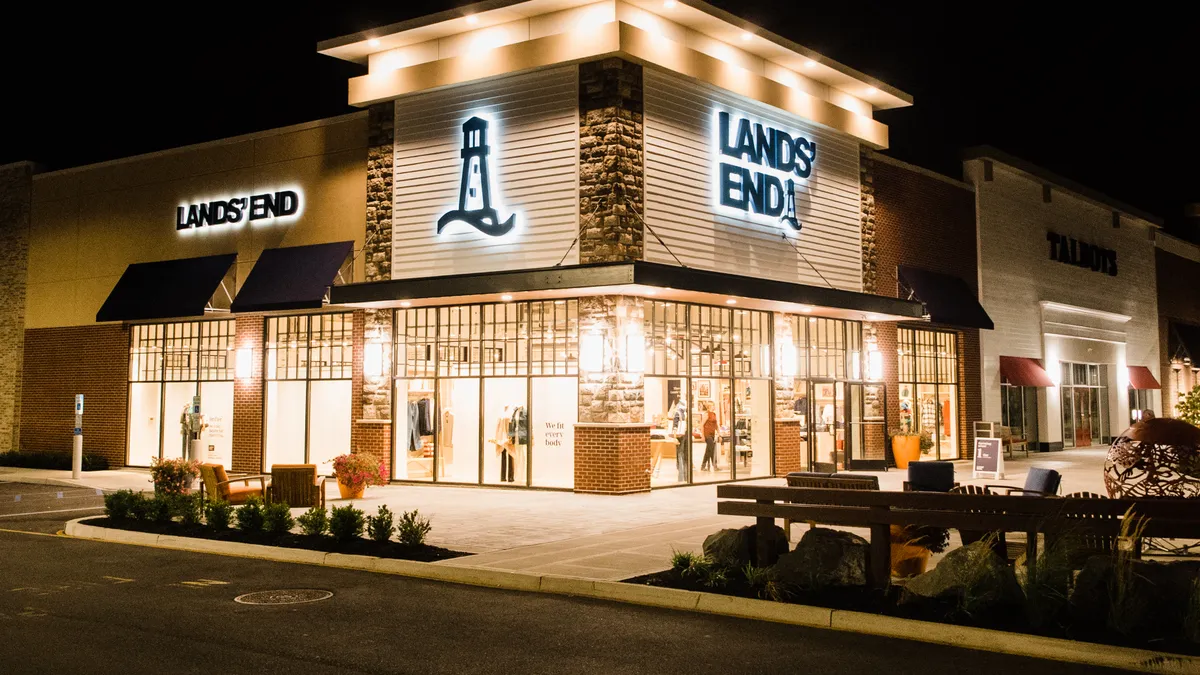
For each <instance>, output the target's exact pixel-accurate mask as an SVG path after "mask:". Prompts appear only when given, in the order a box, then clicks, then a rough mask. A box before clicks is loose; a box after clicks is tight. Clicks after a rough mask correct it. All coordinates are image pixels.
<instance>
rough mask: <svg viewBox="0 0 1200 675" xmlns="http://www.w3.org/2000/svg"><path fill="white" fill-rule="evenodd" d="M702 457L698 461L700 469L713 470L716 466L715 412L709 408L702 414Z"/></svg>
mask: <svg viewBox="0 0 1200 675" xmlns="http://www.w3.org/2000/svg"><path fill="white" fill-rule="evenodd" d="M701 432H702V433H703V434H704V459H703V461H701V462H700V470H701V471H705V470H708V471H715V470H716V468H717V459H716V455H717V414H716V413H715V412H713V411H711V410H709V411H708V412H706V413H705V414H704V425H703V426H702V427H701Z"/></svg>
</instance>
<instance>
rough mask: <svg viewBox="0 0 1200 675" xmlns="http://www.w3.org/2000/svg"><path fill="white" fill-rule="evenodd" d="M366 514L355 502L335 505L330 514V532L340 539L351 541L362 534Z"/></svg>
mask: <svg viewBox="0 0 1200 675" xmlns="http://www.w3.org/2000/svg"><path fill="white" fill-rule="evenodd" d="M365 524H366V515H365V514H364V513H363V512H362V509H356V508H354V504H347V505H345V506H335V507H333V512H332V513H331V514H330V516H329V534H331V535H333V538H334V539H337V540H338V541H343V542H344V541H351V540H353V539H357V538H359V537H361V536H362V533H363V526H364V525H365Z"/></svg>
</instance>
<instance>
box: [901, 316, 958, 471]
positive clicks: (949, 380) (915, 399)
mask: <svg viewBox="0 0 1200 675" xmlns="http://www.w3.org/2000/svg"><path fill="white" fill-rule="evenodd" d="M897 341H898V342H899V347H898V351H899V361H898V365H899V384H900V392H899V394H900V395H899V401H900V426H901V427H904V428H908V429H911V430H913V431H915V432H917V433H918V434H921V435H922V436H924V437H926V438H927V439H928V440H929V441H930V442H931V443H932V447H931V448H930V449H929V451H928V452H929V454H930V455H932V457H933V458H937V459H958V457H959V456H960V453H959V444H958V435H959V434H958V348H957V340H956V335H955V334H954V333H950V332H946V331H934V330H924V329H918V328H904V327H901V328H899V329H898V330H897Z"/></svg>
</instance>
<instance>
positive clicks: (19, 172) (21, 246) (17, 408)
mask: <svg viewBox="0 0 1200 675" xmlns="http://www.w3.org/2000/svg"><path fill="white" fill-rule="evenodd" d="M33 173H34V169H33V165H32V164H30V163H29V162H18V163H16V164H8V165H5V166H0V452H3V451H6V450H17V449H20V445H21V444H20V435H21V379H22V378H21V371H22V364H23V363H24V350H25V277H26V273H27V270H28V267H29V218H30V216H29V213H30V204H31V202H32V192H33ZM119 463H121V462H118V464H119Z"/></svg>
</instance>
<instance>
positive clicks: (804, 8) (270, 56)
mask: <svg viewBox="0 0 1200 675" xmlns="http://www.w3.org/2000/svg"><path fill="white" fill-rule="evenodd" d="M464 4H467V3H463V2H454V1H453V0H445V1H442V2H434V1H430V0H407V1H401V2H389V3H386V4H382V3H381V4H380V5H378V6H375V5H372V4H370V3H358V2H349V1H346V2H338V3H315V2H294V3H278V4H274V3H253V2H246V1H245V0H243V1H242V2H239V3H226V2H206V3H203V5H198V6H197V7H199V8H200V11H196V12H193V11H188V12H183V13H176V12H173V11H171V6H170V5H169V4H168V5H156V7H159V8H162V9H161V11H162V12H163V13H161V14H160V13H154V12H140V13H123V12H118V11H116V10H114V7H116V6H115V5H111V4H103V3H101V4H90V3H89V4H84V5H82V8H80V9H76V8H70V9H68V6H65V5H62V4H60V3H49V2H43V3H27V4H26V5H24V6H25V7H26V8H29V7H31V6H32V7H33V9H32V10H30V11H28V12H27V13H26V14H25V15H24V16H23V17H20V18H17V17H11V16H10V17H8V20H6V21H4V22H3V25H2V26H0V50H2V51H0V58H2V59H3V60H2V61H0V62H2V63H3V64H4V65H3V73H4V75H3V90H2V91H3V95H2V96H0V115H4V116H5V117H6V118H7V120H6V121H7V122H8V123H7V124H6V125H5V133H4V134H3V137H2V138H3V140H0V163H4V162H7V161H13V160H20V159H31V160H34V161H37V162H39V163H42V164H43V165H45V166H46V167H47V168H51V169H54V168H63V167H68V166H76V165H80V164H86V163H90V162H96V161H101V160H105V159H113V158H116V157H124V156H128V155H133V154H137V153H141V152H149V151H153V150H160V149H164V148H169V147H174V146H178V145H183V144H187V143H194V142H200V141H207V140H213V139H217V138H222V137H225V136H230V135H235V134H241V133H248V132H251V131H257V130H261V129H267V128H271V127H275V126H283V125H287V124H293V123H297V122H303V121H307V120H311V119H317V118H320V117H326V116H330V115H336V114H340V113H343V112H348V111H349V110H350V109H349V108H348V107H347V106H346V104H345V100H346V80H347V78H348V77H351V76H353V75H356V74H359V73H360V72H363V69H362V68H360V67H358V66H354V65H352V64H347V63H343V62H340V61H336V60H334V59H330V58H327V57H324V56H321V55H319V54H317V53H316V50H315V44H316V42H317V41H318V40H321V39H326V38H330V37H336V36H338V35H343V34H346V33H350V32H354V31H358V30H362V29H366V28H370V27H373V26H377V25H381V24H384V23H389V22H393V21H399V20H403V19H407V18H411V17H414V16H419V15H422V14H426V13H429V12H431V11H437V10H440V9H446V8H450V7H454V6H461V5H464ZM713 4H716V5H718V6H720V7H722V8H724V9H727V10H729V11H731V12H734V13H736V14H739V15H741V16H743V17H744V18H746V19H748V20H750V21H753V22H755V23H758V24H760V25H762V26H765V27H767V28H768V29H770V30H773V31H774V32H776V33H779V34H781V35H784V36H786V37H789V38H791V39H793V40H795V41H796V42H799V43H800V44H803V45H806V46H809V47H811V48H813V49H815V50H817V51H819V52H821V53H823V54H825V55H826V56H828V57H830V58H833V59H836V60H838V61H841V62H843V63H845V64H847V65H849V66H851V67H854V68H857V69H858V70H860V71H863V72H865V73H868V74H870V75H874V76H876V77H879V78H880V79H882V80H884V81H885V82H888V83H889V84H892V85H893V86H896V87H899V88H900V89H903V90H905V91H907V92H909V93H910V94H912V95H913V96H914V98H915V99H916V103H915V105H914V106H913V107H911V108H907V109H901V110H896V111H888V112H884V113H880V115H879V119H881V120H882V121H883V122H885V123H886V124H888V125H889V126H890V127H891V139H892V147H891V149H890V150H889V154H892V155H894V156H896V157H898V158H900V159H903V160H906V161H910V162H913V163H916V164H920V165H922V166H926V167H928V168H931V169H934V170H936V171H940V172H942V173H946V174H948V175H951V176H955V177H957V176H959V175H961V164H960V163H959V160H958V158H959V156H960V152H961V149H962V148H964V147H967V146H971V145H977V144H990V145H994V146H997V147H999V148H1001V149H1003V150H1005V151H1007V152H1009V153H1012V154H1015V155H1018V156H1021V157H1024V158H1025V159H1028V160H1030V161H1033V162H1035V163H1038V164H1040V165H1042V166H1044V167H1046V168H1047V169H1050V170H1051V171H1055V172H1057V173H1060V174H1062V175H1064V176H1067V177H1068V178H1071V179H1073V180H1076V181H1078V182H1080V183H1083V184H1085V185H1089V186H1091V187H1093V188H1095V189H1097V190H1100V191H1102V192H1104V193H1106V194H1109V195H1110V196H1112V197H1114V198H1116V199H1119V200H1121V201H1125V202H1127V203H1129V204H1131V205H1133V206H1136V207H1138V208H1141V209H1144V210H1147V211H1150V212H1151V213H1155V214H1158V215H1160V216H1162V217H1164V218H1166V219H1167V220H1168V221H1169V224H1170V225H1171V226H1172V227H1173V228H1182V223H1181V222H1180V220H1181V219H1180V218H1179V216H1180V214H1181V213H1182V207H1183V205H1184V204H1185V203H1187V202H1191V201H1200V34H1198V33H1197V26H1198V25H1200V22H1198V19H1200V9H1190V10H1181V9H1174V8H1172V9H1169V10H1168V9H1166V8H1168V7H1172V5H1167V4H1165V3H1162V4H1157V3H1088V4H1087V5H1079V7H1080V10H1081V11H1077V12H1073V13H1066V12H1061V11H1059V10H1056V7H1057V3H1049V2H1041V3H1028V4H1026V3H1019V2H1017V3H1006V4H1003V6H1002V8H1000V6H999V5H995V4H993V3H958V4H955V5H949V4H947V5H941V4H936V5H935V4H931V3H912V2H881V3H861V2H859V3H853V2H841V3H821V4H823V5H825V6H824V7H820V8H815V7H814V6H813V5H815V4H817V3H808V2H799V1H798V0H787V1H784V0H714V3H713ZM968 4H969V5H971V6H972V7H970V8H969V9H968V8H967V7H966V5H968ZM1184 4H1192V3H1176V5H1175V6H1182V5H1184ZM913 5H921V8H918V9H914V8H913V7H912V6H913ZM1107 6H1113V7H1117V8H1119V10H1120V11H1114V10H1109V9H1104V8H1105V7H1107ZM979 7H984V9H982V10H980V9H978V8H979ZM993 7H996V8H995V9H993ZM1185 12H1186V13H1185ZM1176 231H1182V230H1181V229H1177V230H1176Z"/></svg>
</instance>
